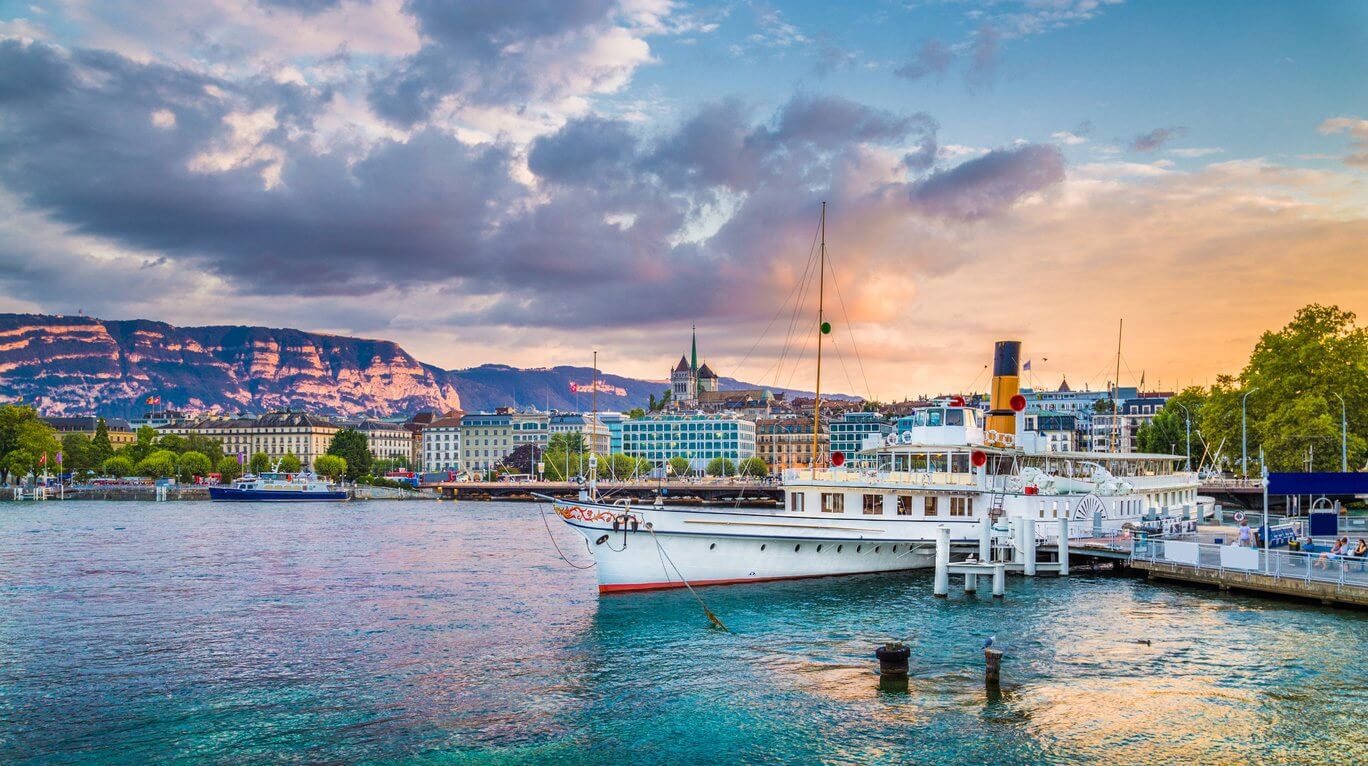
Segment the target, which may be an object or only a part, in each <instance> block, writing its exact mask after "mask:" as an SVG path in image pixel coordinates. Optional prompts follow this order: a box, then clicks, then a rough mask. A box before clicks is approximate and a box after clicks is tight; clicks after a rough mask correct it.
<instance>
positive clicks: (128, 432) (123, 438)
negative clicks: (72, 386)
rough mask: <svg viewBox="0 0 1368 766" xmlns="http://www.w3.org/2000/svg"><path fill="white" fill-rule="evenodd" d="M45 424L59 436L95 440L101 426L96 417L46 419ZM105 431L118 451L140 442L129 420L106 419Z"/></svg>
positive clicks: (75, 416) (80, 416) (77, 416)
mask: <svg viewBox="0 0 1368 766" xmlns="http://www.w3.org/2000/svg"><path fill="white" fill-rule="evenodd" d="M42 420H43V422H44V423H47V424H48V425H50V426H52V428H53V430H55V431H57V433H58V434H60V435H62V436H65V435H66V434H85V435H86V436H89V437H90V438H92V439H93V438H95V430H96V429H97V428H99V426H100V418H99V417H98V416H96V415H74V416H70V417H45V418H43V419H42ZM105 430H106V431H108V432H109V443H110V444H111V445H112V446H113V447H114V449H118V448H120V447H123V446H125V445H128V444H132V443H134V442H136V441H137V440H138V436H137V433H135V430H134V428H133V427H132V426H131V425H130V424H129V422H128V421H127V420H124V419H122V418H105Z"/></svg>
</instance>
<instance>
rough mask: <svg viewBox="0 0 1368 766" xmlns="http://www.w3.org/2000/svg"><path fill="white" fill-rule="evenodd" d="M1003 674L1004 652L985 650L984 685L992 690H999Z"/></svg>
mask: <svg viewBox="0 0 1368 766" xmlns="http://www.w3.org/2000/svg"><path fill="white" fill-rule="evenodd" d="M1001 673H1002V651H1001V650H998V649H984V650H983V685H984V686H986V687H988V688H989V689H990V690H991V689H997V688H998V685H999V678H1000V676H1001Z"/></svg>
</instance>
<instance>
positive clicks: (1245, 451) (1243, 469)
mask: <svg viewBox="0 0 1368 766" xmlns="http://www.w3.org/2000/svg"><path fill="white" fill-rule="evenodd" d="M1258 390H1259V389H1257V388H1251V389H1249V390H1248V391H1246V392H1245V393H1244V396H1242V397H1240V473H1241V474H1242V475H1243V476H1244V478H1246V479H1248V478H1249V438H1248V434H1249V431H1248V423H1249V418H1248V410H1247V409H1246V408H1245V404H1246V403H1247V402H1248V401H1249V395H1250V394H1252V393H1254V392H1255V391H1258Z"/></svg>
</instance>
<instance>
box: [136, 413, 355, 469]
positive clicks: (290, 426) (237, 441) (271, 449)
mask: <svg viewBox="0 0 1368 766" xmlns="http://www.w3.org/2000/svg"><path fill="white" fill-rule="evenodd" d="M340 430H342V427H341V426H340V425H339V424H337V423H335V422H333V421H331V420H328V419H327V418H324V417H322V416H320V415H312V414H309V413H307V412H290V411H285V412H271V413H267V414H265V415H262V416H261V417H258V418H224V417H205V418H200V419H198V420H193V421H179V422H176V423H172V424H170V425H167V426H164V427H162V428H159V429H157V431H158V433H164V434H180V435H190V434H194V435H197V436H204V437H208V438H210V439H217V440H218V441H219V443H220V444H222V445H223V454H225V455H242V456H243V459H244V460H246V459H249V458H250V457H251V456H252V455H255V454H256V453H258V452H262V453H265V454H266V456H267V457H269V458H270V459H271V460H278V459H279V458H282V457H284V456H285V455H294V456H295V457H297V458H299V462H300V463H302V464H303V465H304V466H306V467H311V466H313V461H314V459H315V458H317V457H318V456H319V455H322V454H324V453H326V452H327V451H328V445H329V444H331V443H332V438H333V436H334V435H336V434H337V432H338V431H340Z"/></svg>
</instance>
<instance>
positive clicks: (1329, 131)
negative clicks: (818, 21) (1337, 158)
mask: <svg viewBox="0 0 1368 766" xmlns="http://www.w3.org/2000/svg"><path fill="white" fill-rule="evenodd" d="M1316 132H1318V133H1320V134H1321V135H1324V136H1329V135H1334V134H1337V133H1347V134H1349V136H1350V137H1351V138H1353V139H1354V141H1353V143H1352V145H1353V147H1354V148H1355V149H1356V150H1357V151H1354V152H1351V153H1350V154H1348V155H1346V156H1345V158H1344V164H1346V165H1352V166H1354V167H1361V168H1368V120H1365V119H1363V118H1361V117H1331V118H1330V119H1328V120H1325V121H1324V122H1322V123H1321V124H1320V126H1319V127H1318V128H1316Z"/></svg>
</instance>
